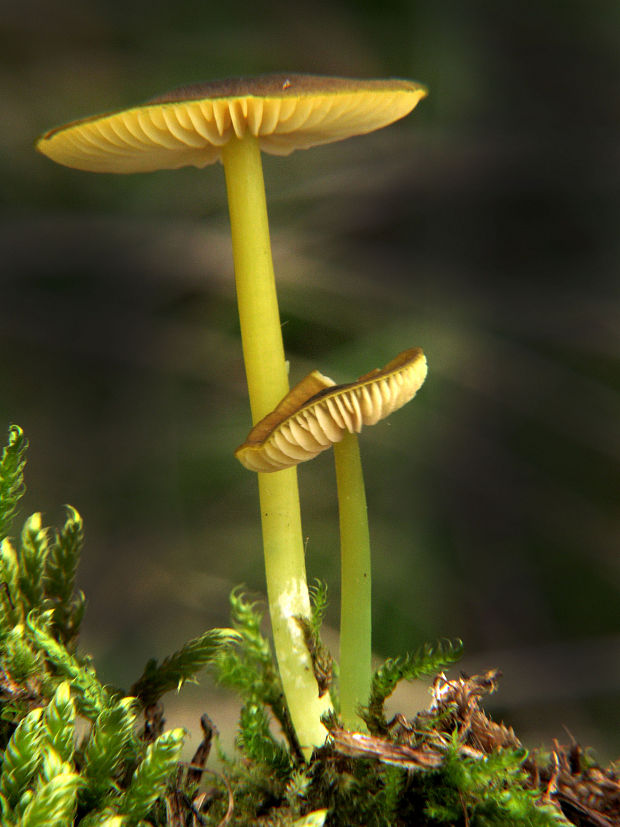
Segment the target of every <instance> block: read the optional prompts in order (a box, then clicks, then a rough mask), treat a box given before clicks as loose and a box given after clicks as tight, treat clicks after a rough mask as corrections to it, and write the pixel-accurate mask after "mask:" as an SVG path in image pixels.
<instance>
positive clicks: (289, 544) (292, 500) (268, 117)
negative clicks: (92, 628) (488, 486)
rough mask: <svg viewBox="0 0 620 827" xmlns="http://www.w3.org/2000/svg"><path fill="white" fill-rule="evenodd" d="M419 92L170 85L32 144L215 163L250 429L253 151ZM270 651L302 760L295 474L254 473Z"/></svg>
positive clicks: (301, 602) (259, 278)
mask: <svg viewBox="0 0 620 827" xmlns="http://www.w3.org/2000/svg"><path fill="white" fill-rule="evenodd" d="M425 94H426V90H425V89H424V87H423V86H421V85H419V84H417V83H412V82H409V81H404V80H350V79H346V78H329V77H321V76H312V75H295V74H291V75H284V74H277V75H264V76H259V77H254V78H245V79H230V80H224V81H215V82H211V83H204V84H197V85H193V86H187V87H183V88H180V89H176V90H175V91H173V92H170V93H168V94H166V95H163V96H161V97H158V98H155V99H153V100H151V101H149V102H147V103H144V104H142V105H140V106H136V107H132V108H130V109H125V110H122V111H118V112H112V113H109V114H103V115H97V116H94V117H90V118H86V119H83V120H79V121H74V122H72V123H69V124H67V125H65V126H61V127H59V128H57V129H53V130H51V131H50V132H47V133H46V134H45V135H43V136H42V137H41V138H40V139H39V140H38V141H37V144H36V147H37V149H38V150H39V151H40V152H42V153H43V154H45V155H47V156H48V157H50V158H51V159H52V160H54V161H57V162H59V163H61V164H65V165H66V166H69V167H74V168H77V169H83V170H88V171H92V172H117V173H118V172H122V173H129V172H149V171H153V170H158V169H175V168H178V167H182V166H186V165H194V166H197V167H204V166H206V165H207V164H210V163H212V162H214V161H217V160H219V161H221V162H222V163H223V164H224V171H225V176H226V186H227V191H228V202H229V213H230V224H231V232H232V246H233V258H234V264H235V275H236V282H237V297H238V304H239V317H240V323H241V336H242V344H243V354H244V359H245V368H246V376H247V382H248V390H249V396H250V406H251V410H252V418H253V421H254V422H258V421H259V420H260V419H261V418H262V417H263V416H265V414H266V413H267V412H268V411H270V410H271V409H272V408H273V407H274V406H275V405H276V404H277V402H278V400H279V399H281V398H282V397H283V396H284V395H285V394H286V392H287V390H288V377H287V369H286V362H285V359H284V349H283V344H282V336H281V330H280V317H279V312H278V304H277V297H276V289H275V281H274V274H273V264H272V259H271V246H270V240H269V227H268V220H267V208H266V202H265V190H264V182H263V172H262V163H261V156H260V152H261V150H264V151H265V152H269V153H272V154H275V155H287V154H289V153H290V152H292V151H293V150H294V149H302V148H303V149H305V148H309V147H311V146H315V145H317V144H324V143H329V142H331V141H336V140H340V139H343V138H347V137H350V136H352V135H358V134H363V133H367V132H371V131H372V130H375V129H379V128H380V127H383V126H387V125H388V124H390V123H392V122H393V121H396V120H398V119H399V118H401V117H403V116H405V115H407V114H408V113H409V112H411V110H412V109H413V108H414V107H415V106H416V104H417V103H418V102H419V101H420V100H421V98H423V97H424V96H425ZM259 494H260V511H261V517H262V527H263V545H264V553H265V570H266V580H267V592H268V598H269V608H270V615H271V622H272V628H273V637H274V644H275V649H276V654H277V658H278V665H279V669H280V674H281V677H282V683H283V687H284V692H285V695H286V699H287V702H288V706H289V711H290V713H291V719H292V721H293V725H294V727H295V730H296V732H297V736H298V738H299V741H300V744H301V746H302V748H303V749H304V752H305V754H306V755H309V753H310V752H311V749H312V747H313V746H317V745H320V744H321V743H323V741H324V738H325V728H324V727H323V725H322V724H321V722H320V717H321V714H322V713H323V712H325V711H326V709H327V708H328V704H329V701H328V699H327V698H326V697H324V698H319V693H318V689H317V686H316V682H315V680H314V677H313V675H312V670H311V668H310V659H309V655H308V652H307V651H306V648H305V644H304V640H303V636H302V635H301V633H300V630H299V627H298V624H297V623H296V621H295V619H294V618H295V617H297V616H300V615H302V616H308V614H309V599H308V589H307V584H306V573H305V561H304V549H303V538H302V531H301V517H300V509H299V495H298V489H297V478H296V474H295V469H294V468H291V469H287V470H286V471H283V472H282V473H280V474H267V475H263V474H259Z"/></svg>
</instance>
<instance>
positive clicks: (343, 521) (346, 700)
mask: <svg viewBox="0 0 620 827" xmlns="http://www.w3.org/2000/svg"><path fill="white" fill-rule="evenodd" d="M334 459H335V462H336V484H337V487H338V509H339V514H340V560H341V598H340V713H341V716H342V720H343V722H344V725H345V727H347V728H348V729H361V728H364V725H363V723H362V721H361V718H360V717H359V715H358V714H357V709H358V707H359V706H360V705H362V704H367V703H368V699H369V697H370V682H371V651H372V648H371V647H372V642H371V633H372V616H371V570H370V568H371V561H370V536H369V533H368V512H367V507H366V491H365V489H364V477H363V474H362V461H361V457H360V450H359V442H358V439H357V434H349V433H347V434H345V436H344V439H343V440H342V441H341V442H337V443H336V444H335V445H334Z"/></svg>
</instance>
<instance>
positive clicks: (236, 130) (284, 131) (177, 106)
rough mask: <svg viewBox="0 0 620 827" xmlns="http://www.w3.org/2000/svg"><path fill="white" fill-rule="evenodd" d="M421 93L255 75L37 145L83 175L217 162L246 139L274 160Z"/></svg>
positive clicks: (70, 129) (403, 105)
mask: <svg viewBox="0 0 620 827" xmlns="http://www.w3.org/2000/svg"><path fill="white" fill-rule="evenodd" d="M425 95H426V89H425V88H424V86H422V85H421V84H419V83H414V82H412V81H407V80H352V79H349V78H333V77H324V76H321V75H295V74H291V75H284V74H279V75H260V76H257V77H252V78H233V79H227V80H221V81H213V82H209V83H201V84H195V85H193V86H185V87H181V88H179V89H176V90H174V91H172V92H169V93H167V94H165V95H162V96H160V97H157V98H154V99H153V100H151V101H147V102H146V103H144V104H141V105H140V106H134V107H132V108H130V109H124V110H120V111H118V112H110V113H107V114H103V115H95V116H93V117H90V118H84V119H83V120H79V121H73V122H72V123H69V124H66V125H64V126H60V127H58V128H56V129H52V130H50V131H49V132H46V133H45V134H44V135H42V136H41V137H40V138H39V140H38V141H37V143H36V148H37V149H38V150H39V152H42V153H43V154H44V155H47V156H48V157H49V158H51V159H52V160H53V161H57V162H58V163H60V164H64V165H65V166H68V167H74V168H75V169H83V170H88V171H90V172H150V171H152V170H156V169H177V168H179V167H183V166H188V165H193V166H196V167H204V166H206V165H207V164H211V163H213V162H214V161H217V160H218V158H220V156H221V150H222V146H223V145H224V144H226V143H227V142H228V141H229V140H230V139H231V138H233V137H237V138H242V137H243V136H244V135H246V134H251V135H254V136H256V137H257V138H258V140H259V143H260V147H261V149H262V150H264V151H265V152H269V153H271V154H273V155H288V154H289V153H291V152H293V150H295V149H308V148H309V147H311V146H316V145H318V144H325V143H330V142H331V141H339V140H342V139H343V138H349V137H351V136H352V135H363V134H365V133H367V132H372V131H373V130H375V129H380V128H381V127H383V126H387V125H388V124H390V123H393V122H394V121H396V120H398V119H399V118H402V117H404V116H405V115H407V114H409V112H411V110H412V109H413V108H414V107H415V106H416V104H417V103H418V102H419V101H420V100H421V99H422V98H423V97H425Z"/></svg>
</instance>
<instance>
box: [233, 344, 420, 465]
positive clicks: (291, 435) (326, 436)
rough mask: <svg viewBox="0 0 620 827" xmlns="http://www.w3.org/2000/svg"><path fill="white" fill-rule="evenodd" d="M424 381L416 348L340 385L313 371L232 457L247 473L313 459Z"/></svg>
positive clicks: (375, 418) (388, 411)
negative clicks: (247, 470) (247, 469)
mask: <svg viewBox="0 0 620 827" xmlns="http://www.w3.org/2000/svg"><path fill="white" fill-rule="evenodd" d="M425 378H426V357H425V356H424V354H423V352H422V350H421V349H420V348H419V347H414V348H410V349H409V350H405V351H403V352H402V353H399V354H398V356H397V357H396V358H395V359H392V361H391V362H388V364H387V365H386V366H385V367H384V368H381V369H379V368H375V369H374V370H371V371H370V373H366V374H364V376H360V378H359V379H357V380H356V381H355V382H349V383H348V384H345V385H336V384H335V382H333V381H332V380H331V379H329V377H327V376H323V374H322V373H319V371H318V370H314V371H312V373H309V374H308V375H307V376H306V377H305V378H304V379H302V380H301V382H299V383H298V384H297V385H295V387H294V388H292V389H291V390H290V391H289V393H288V394H287V395H286V396H285V397H284V399H282V401H281V402H280V403H279V405H278V406H277V407H276V408H275V409H274V410H273V411H272V412H271V413H270V414H267V416H266V417H265V418H264V419H261V421H260V422H258V423H257V424H256V425H255V426H254V428H252V430H251V431H250V433H249V434H248V437H247V439H246V441H245V442H244V443H243V445H240V446H239V448H237V450H236V451H235V456H236V457H237V459H238V460H239V462H241V464H242V465H245V467H246V468H249V469H250V471H261V472H263V473H266V472H270V471H281V470H282V469H283V468H289V467H290V466H292V465H297V464H298V463H300V462H305V461H306V460H309V459H313V457H315V456H316V455H317V454H320V453H321V451H325V450H326V449H327V448H330V447H331V446H332V445H333V444H334V443H335V442H340V440H341V439H342V438H343V437H344V435H345V433H347V432H349V433H359V432H360V431H361V430H362V425H374V424H375V423H376V422H379V420H380V419H385V417H386V416H389V414H391V413H393V412H394V411H396V410H398V408H401V407H402V406H403V405H404V404H405V403H406V402H409V400H411V399H413V397H414V396H415V395H416V393H417V391H418V389H419V388H420V386H421V385H422V383H423V382H424V379H425Z"/></svg>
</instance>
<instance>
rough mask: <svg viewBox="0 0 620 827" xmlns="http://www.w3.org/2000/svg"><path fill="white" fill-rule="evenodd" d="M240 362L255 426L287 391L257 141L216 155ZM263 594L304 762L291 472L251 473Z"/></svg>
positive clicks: (299, 580)
mask: <svg viewBox="0 0 620 827" xmlns="http://www.w3.org/2000/svg"><path fill="white" fill-rule="evenodd" d="M222 160H223V163H224V170H225V174H226V187H227V190H228V205H229V212H230V225H231V232H232V246H233V258H234V264H235V277H236V283H237V298H238V304H239V319H240V324H241V338H242V343H243V355H244V359H245V369H246V376H247V382H248V390H249V395H250V407H251V410H252V419H253V422H254V423H256V422H257V421H258V420H259V419H261V418H262V417H263V416H265V415H266V414H267V413H268V412H269V411H271V410H272V409H273V408H274V407H275V406H276V405H277V404H278V402H279V401H280V399H282V397H283V396H285V394H286V393H287V392H288V374H287V368H286V362H285V359H284V348H283V344H282V334H281V329H280V315H279V311H278V302H277V296H276V288H275V279H274V273H273V263H272V258H271V244H270V239H269V224H268V218H267V205H266V201H265V187H264V180H263V169H262V161H261V155H260V148H259V145H258V140H257V139H256V138H254V137H252V136H246V137H244V138H243V139H232V140H231V141H229V143H228V144H227V145H226V146H225V147H224V148H223V151H222ZM258 487H259V496H260V511H261V520H262V530H263V547H264V554H265V572H266V580H267V593H268V598H269V609H270V614H271V623H272V629H273V638H274V645H275V650H276V656H277V659H278V666H279V669H280V675H281V678H282V684H283V687H284V694H285V696H286V700H287V703H288V707H289V712H290V714H291V719H292V722H293V726H294V728H295V731H296V733H297V737H298V738H299V742H300V745H301V747H302V750H303V751H304V754H305V755H306V757H309V755H310V753H311V752H312V748H313V747H316V746H320V745H321V744H323V742H324V740H325V736H326V734H327V733H326V730H325V727H324V726H323V724H322V723H321V721H320V718H321V715H322V714H323V713H324V712H326V711H327V710H328V709H329V707H330V701H329V696H328V695H324V696H323V698H319V693H318V687H317V682H316V680H315V677H314V674H313V671H312V664H311V661H310V655H309V653H308V650H307V647H306V645H305V642H304V639H303V634H302V632H301V629H300V627H299V624H298V623H297V621H296V619H295V618H296V617H298V616H303V617H308V616H309V614H310V600H309V596H308V587H307V581H306V565H305V559H304V544H303V535H302V530H301V516H300V507H299V493H298V486H297V469H296V468H294V467H293V468H288V469H285V470H283V471H278V472H276V473H273V474H259V475H258Z"/></svg>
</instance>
